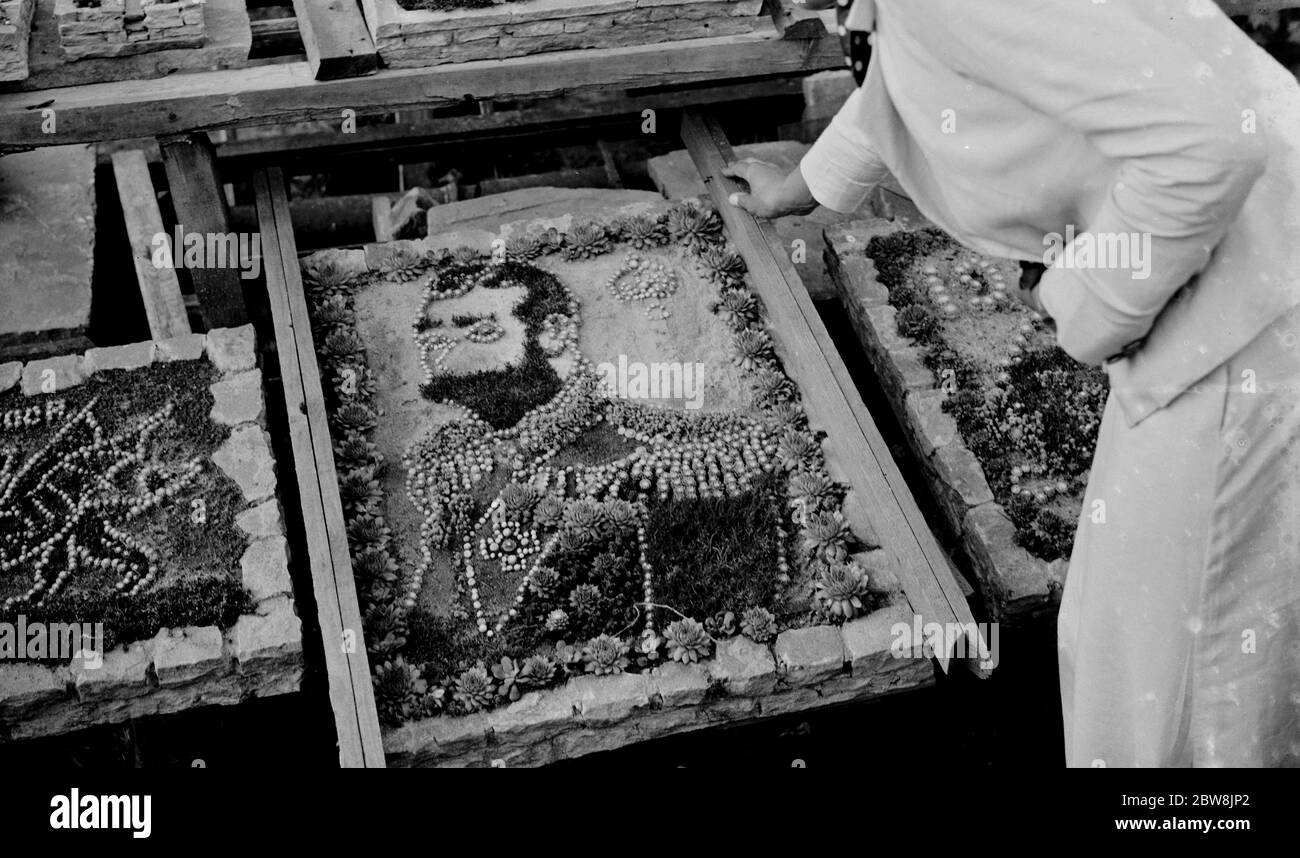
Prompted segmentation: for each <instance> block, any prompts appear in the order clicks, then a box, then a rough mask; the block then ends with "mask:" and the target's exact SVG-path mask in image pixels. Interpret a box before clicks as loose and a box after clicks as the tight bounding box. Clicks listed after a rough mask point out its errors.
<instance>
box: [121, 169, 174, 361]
mask: <svg viewBox="0 0 1300 858" xmlns="http://www.w3.org/2000/svg"><path fill="white" fill-rule="evenodd" d="M113 178H114V179H115V180H116V181H117V195H118V197H119V198H120V199H121V201H122V216H123V218H124V219H125V220H126V234H127V238H128V240H129V241H130V243H131V261H132V262H134V263H135V277H136V280H137V281H139V284H140V297H141V298H142V299H144V312H145V316H146V317H148V319H149V336H151V337H153V338H154V339H155V340H165V339H167V338H169V337H179V336H181V335H182V334H188V333H190V320H189V315H188V314H187V313H186V312H185V300H184V299H183V298H182V297H181V285H180V281H179V280H177V279H176V270H175V269H174V268H171V267H166V266H164V267H158V266H156V265H154V258H153V257H154V250H155V247H154V243H153V239H154V236H156V235H159V234H163V235H166V231H165V230H164V229H163V219H162V212H160V211H159V210H158V199H157V197H155V196H154V189H153V180H152V179H150V178H149V162H148V161H146V160H145V156H144V153H143V152H141V151H140V150H139V149H127V150H123V151H121V152H114V153H113ZM171 243H172V237H171V236H170V235H168V236H167V244H168V246H169V247H170V246H171ZM171 250H172V253H173V254H175V253H177V252H178V251H179V248H174V247H173V248H171Z"/></svg>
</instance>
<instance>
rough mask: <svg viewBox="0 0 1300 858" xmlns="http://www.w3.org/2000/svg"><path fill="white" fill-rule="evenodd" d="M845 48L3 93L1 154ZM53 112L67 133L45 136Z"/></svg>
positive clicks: (768, 71)
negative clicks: (49, 112) (46, 116)
mask: <svg viewBox="0 0 1300 858" xmlns="http://www.w3.org/2000/svg"><path fill="white" fill-rule="evenodd" d="M843 65H844V58H843V56H842V54H841V52H840V45H839V41H838V40H837V39H834V38H829V37H827V38H823V39H820V40H818V41H816V42H813V43H805V42H786V41H782V40H781V39H780V38H779V37H778V36H777V34H776V33H775V32H769V33H751V34H743V35H738V36H719V37H714V38H708V39H691V40H688V41H682V42H670V43H666V44H657V45H634V46H631V47H619V48H597V49H591V50H583V51H563V52H557V53H545V54H535V55H533V56H527V57H516V58H512V59H509V60H483V61H478V62H470V63H450V64H447V65H440V66H433V67H430V68H421V69H387V70H384V71H381V72H379V73H378V74H375V75H371V76H369V77H363V78H347V79H343V80H331V81H317V80H315V78H314V76H313V75H312V72H311V67H310V66H309V65H308V64H307V63H306V62H295V63H276V64H272V65H262V66H254V67H249V68H244V69H232V70H224V71H213V72H201V73H195V74H177V75H171V76H170V77H164V78H159V79H157V80H145V81H121V82H118V83H110V84H86V85H84V86H76V87H68V88H65V89H59V90H47V91H42V92H27V93H6V94H0V148H2V147H4V146H18V145H21V146H33V147H39V146H50V145H54V144H56V143H57V144H60V145H61V144H66V143H78V142H90V141H97V140H118V139H122V138H128V137H142V136H154V137H156V136H159V135H167V134H178V133H184V132H189V131H196V130H208V129H213V128H227V127H231V126H235V125H265V124H271V123H277V122H298V121H303V120H313V119H314V120H329V121H332V122H338V121H340V119H341V117H342V111H343V110H344V109H352V110H355V111H356V112H357V113H358V114H381V113H391V112H393V111H397V110H418V109H424V108H430V107H439V106H448V105H452V104H458V103H460V102H461V101H462V100H463V99H464V97H465V96H466V95H469V96H471V97H475V98H498V99H517V98H530V97H543V96H547V95H557V94H561V93H567V92H573V91H583V92H590V91H594V90H600V89H628V88H637V87H666V86H681V85H687V84H698V83H702V82H708V81H716V82H719V83H721V82H724V81H728V80H732V81H738V80H744V79H751V78H756V77H773V76H779V75H797V74H806V73H810V72H815V71H822V70H825V69H832V68H841V67H843ZM45 107H50V108H53V109H54V110H55V111H57V114H58V118H59V133H58V134H46V133H44V132H43V131H42V127H41V126H42V123H43V122H44V118H43V116H42V113H41V110H42V109H43V108H45Z"/></svg>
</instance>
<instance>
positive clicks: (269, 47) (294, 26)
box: [248, 15, 303, 56]
mask: <svg viewBox="0 0 1300 858" xmlns="http://www.w3.org/2000/svg"><path fill="white" fill-rule="evenodd" d="M248 28H249V30H251V31H252V34H253V48H252V55H253V56H282V55H284V54H289V53H302V52H303V44H302V36H301V34H299V32H298V19H297V18H295V17H293V16H292V15H287V16H284V17H280V18H252V19H250V20H249V22H248Z"/></svg>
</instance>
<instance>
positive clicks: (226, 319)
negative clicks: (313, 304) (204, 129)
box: [158, 134, 248, 328]
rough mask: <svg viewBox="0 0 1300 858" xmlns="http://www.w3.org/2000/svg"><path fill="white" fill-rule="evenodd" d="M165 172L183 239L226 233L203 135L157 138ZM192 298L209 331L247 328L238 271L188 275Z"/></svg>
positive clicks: (231, 267)
mask: <svg viewBox="0 0 1300 858" xmlns="http://www.w3.org/2000/svg"><path fill="white" fill-rule="evenodd" d="M158 146H159V149H160V150H161V152H162V160H163V167H164V168H165V169H166V170H167V187H168V189H169V190H170V191H171V197H172V206H173V208H175V210H176V222H177V224H178V225H179V226H180V227H181V228H182V229H183V230H184V232H185V233H201V234H203V235H216V234H225V233H228V232H229V231H230V215H229V212H228V211H227V209H226V198H225V195H224V194H223V193H222V191H221V179H220V178H219V177H218V175H217V156H216V151H215V150H214V149H213V147H212V141H210V140H209V139H208V136H207V135H206V134H183V135H179V136H176V137H167V138H161V139H159V141H158ZM188 271H189V274H190V280H191V282H193V283H194V292H195V294H197V295H198V296H199V303H200V304H201V305H202V307H203V321H204V324H206V325H207V326H208V327H209V328H234V327H238V326H240V325H243V324H245V323H247V322H248V309H247V307H245V306H244V286H243V280H242V278H241V277H240V271H239V267H238V265H234V264H232V265H227V266H225V267H222V268H215V267H203V268H191V269H188Z"/></svg>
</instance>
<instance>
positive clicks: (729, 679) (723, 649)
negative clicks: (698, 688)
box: [708, 635, 776, 697]
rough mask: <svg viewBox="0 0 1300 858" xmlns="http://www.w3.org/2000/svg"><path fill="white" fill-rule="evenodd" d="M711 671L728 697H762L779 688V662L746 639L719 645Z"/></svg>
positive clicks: (742, 637)
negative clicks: (777, 680) (777, 673)
mask: <svg viewBox="0 0 1300 858" xmlns="http://www.w3.org/2000/svg"><path fill="white" fill-rule="evenodd" d="M708 670H709V675H710V676H711V677H712V678H713V680H714V682H719V683H721V684H722V686H723V688H724V689H725V690H726V691H727V693H728V694H733V695H742V696H747V697H759V696H762V695H764V694H769V693H771V691H772V689H773V688H775V687H776V660H775V659H773V658H772V652H771V650H769V649H768V648H767V645H766V644H761V643H758V642H756V641H753V640H751V639H750V638H747V637H745V636H744V635H737V636H736V637H734V638H728V639H727V640H723V641H719V642H718V647H717V652H716V653H715V654H714V657H713V660H712V661H710V662H709V663H708Z"/></svg>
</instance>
